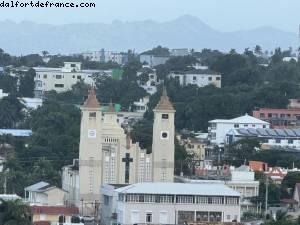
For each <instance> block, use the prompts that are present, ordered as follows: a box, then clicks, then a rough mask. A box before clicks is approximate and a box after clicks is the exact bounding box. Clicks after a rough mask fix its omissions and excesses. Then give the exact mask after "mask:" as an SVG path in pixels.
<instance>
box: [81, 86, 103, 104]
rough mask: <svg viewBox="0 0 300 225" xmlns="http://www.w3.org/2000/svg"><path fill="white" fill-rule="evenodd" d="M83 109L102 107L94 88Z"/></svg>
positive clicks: (90, 91)
mask: <svg viewBox="0 0 300 225" xmlns="http://www.w3.org/2000/svg"><path fill="white" fill-rule="evenodd" d="M83 107H86V108H99V107H100V103H99V101H98V99H97V96H96V91H95V88H94V87H92V88H91V90H89V95H88V97H87V99H86V100H85V102H84V104H83Z"/></svg>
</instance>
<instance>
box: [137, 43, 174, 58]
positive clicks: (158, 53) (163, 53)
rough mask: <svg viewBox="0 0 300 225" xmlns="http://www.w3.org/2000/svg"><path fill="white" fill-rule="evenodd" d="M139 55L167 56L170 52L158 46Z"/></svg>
mask: <svg viewBox="0 0 300 225" xmlns="http://www.w3.org/2000/svg"><path fill="white" fill-rule="evenodd" d="M141 55H155V56H169V55H170V52H169V49H168V48H165V47H162V46H160V45H159V46H157V47H155V48H153V49H152V50H149V51H146V52H143V53H142V54H141Z"/></svg>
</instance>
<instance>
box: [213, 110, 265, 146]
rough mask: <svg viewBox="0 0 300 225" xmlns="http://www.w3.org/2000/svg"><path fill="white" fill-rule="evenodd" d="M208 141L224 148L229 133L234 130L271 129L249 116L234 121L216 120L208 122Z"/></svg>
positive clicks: (263, 122)
mask: <svg viewBox="0 0 300 225" xmlns="http://www.w3.org/2000/svg"><path fill="white" fill-rule="evenodd" d="M208 122H209V127H208V139H209V141H210V143H211V144H215V145H218V146H219V147H224V145H225V144H226V140H227V136H226V135H227V133H228V132H229V131H230V130H232V129H234V128H248V127H251V128H269V127H270V124H269V123H268V122H265V121H263V120H259V119H257V118H255V117H252V116H249V115H248V114H246V115H244V116H241V117H237V118H234V119H215V120H211V121H208Z"/></svg>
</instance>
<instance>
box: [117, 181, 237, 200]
mask: <svg viewBox="0 0 300 225" xmlns="http://www.w3.org/2000/svg"><path fill="white" fill-rule="evenodd" d="M116 191H117V192H118V193H124V194H127V193H128V194H169V195H208V196H236V197H239V196H240V193H238V192H236V191H234V190H233V189H231V188H229V187H227V186H226V185H224V184H219V183H137V184H132V185H129V186H126V187H122V188H119V189H116Z"/></svg>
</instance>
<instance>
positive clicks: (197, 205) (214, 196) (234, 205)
mask: <svg viewBox="0 0 300 225" xmlns="http://www.w3.org/2000/svg"><path fill="white" fill-rule="evenodd" d="M101 193H103V194H102V201H103V207H102V213H101V215H108V216H106V217H105V218H106V219H107V221H106V224H108V225H111V224H114V223H117V224H120V225H122V224H145V223H146V224H184V223H187V224H190V223H197V222H198V223H201V222H204V223H205V222H210V223H218V222H219V223H220V222H232V221H235V222H239V221H240V193H238V192H237V191H234V190H233V189H231V188H229V187H227V186H226V185H224V184H212V183H210V184H205V183H198V184H195V183H193V184H192V183H137V184H132V185H129V186H125V187H120V188H116V189H115V188H109V187H108V186H102V189H101ZM111 201H114V202H111ZM104 210H105V211H104Z"/></svg>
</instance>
